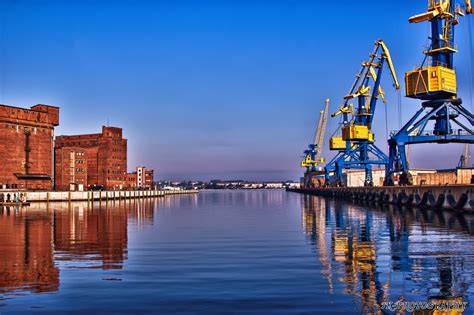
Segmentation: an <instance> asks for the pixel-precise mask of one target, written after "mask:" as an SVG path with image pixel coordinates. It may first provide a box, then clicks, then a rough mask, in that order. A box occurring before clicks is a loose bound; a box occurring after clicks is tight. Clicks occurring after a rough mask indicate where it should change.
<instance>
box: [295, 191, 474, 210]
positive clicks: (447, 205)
mask: <svg viewBox="0 0 474 315" xmlns="http://www.w3.org/2000/svg"><path fill="white" fill-rule="evenodd" d="M288 191H292V192H298V193H303V194H309V195H317V196H327V197H334V198H341V199H347V200H364V201H370V202H373V203H378V204H398V205H404V206H412V207H419V208H434V209H449V210H456V211H465V212H474V185H448V186H395V187H337V188H336V187H328V188H316V189H302V188H299V189H288Z"/></svg>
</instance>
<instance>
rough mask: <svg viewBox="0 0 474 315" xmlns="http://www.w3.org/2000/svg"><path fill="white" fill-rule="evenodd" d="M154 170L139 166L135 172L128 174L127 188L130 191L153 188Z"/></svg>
mask: <svg viewBox="0 0 474 315" xmlns="http://www.w3.org/2000/svg"><path fill="white" fill-rule="evenodd" d="M153 177H154V170H152V169H148V168H146V167H145V166H138V167H137V168H136V170H135V172H132V173H128V174H127V187H128V188H130V189H137V188H144V189H150V188H153Z"/></svg>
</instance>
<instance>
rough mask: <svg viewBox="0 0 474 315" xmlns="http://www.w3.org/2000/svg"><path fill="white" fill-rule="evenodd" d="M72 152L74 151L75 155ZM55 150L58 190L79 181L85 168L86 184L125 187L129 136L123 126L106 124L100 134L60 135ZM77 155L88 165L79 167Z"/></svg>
mask: <svg viewBox="0 0 474 315" xmlns="http://www.w3.org/2000/svg"><path fill="white" fill-rule="evenodd" d="M65 152H67V153H68V156H67V157H65ZM71 152H74V159H72V155H71ZM54 153H55V157H56V158H55V188H56V189H58V190H69V189H70V187H71V186H74V185H79V184H80V183H81V182H80V179H81V178H83V176H84V172H85V173H86V175H85V177H86V178H87V181H86V182H85V188H89V187H91V186H93V185H99V186H100V185H103V186H104V188H105V189H122V188H125V186H126V184H127V139H123V137H122V128H117V127H105V126H103V127H102V132H101V133H97V134H85V135H74V136H59V137H57V138H56V143H55V149H54ZM76 153H80V154H79V155H76ZM76 158H77V160H81V161H85V163H84V164H85V166H84V167H78V166H77V165H78V164H77V163H76ZM71 170H72V171H73V173H74V176H73V175H71ZM76 175H77V176H76Z"/></svg>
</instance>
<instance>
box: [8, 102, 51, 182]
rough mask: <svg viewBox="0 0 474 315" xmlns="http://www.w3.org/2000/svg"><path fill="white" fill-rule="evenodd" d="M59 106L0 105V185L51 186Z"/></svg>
mask: <svg viewBox="0 0 474 315" xmlns="http://www.w3.org/2000/svg"><path fill="white" fill-rule="evenodd" d="M58 125H59V107H55V106H49V105H41V104H39V105H35V106H32V107H31V108H30V109H25V108H19V107H13V106H8V105H0V152H1V154H0V163H1V167H0V188H13V189H51V188H52V179H53V138H54V127H55V126H58Z"/></svg>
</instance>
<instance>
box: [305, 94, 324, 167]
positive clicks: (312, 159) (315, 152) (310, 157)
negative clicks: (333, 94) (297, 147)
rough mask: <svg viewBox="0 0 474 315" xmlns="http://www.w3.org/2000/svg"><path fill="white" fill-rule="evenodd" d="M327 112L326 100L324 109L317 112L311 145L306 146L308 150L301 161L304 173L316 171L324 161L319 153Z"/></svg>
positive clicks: (322, 141) (321, 148) (320, 151)
mask: <svg viewBox="0 0 474 315" xmlns="http://www.w3.org/2000/svg"><path fill="white" fill-rule="evenodd" d="M328 110H329V99H326V103H325V105H324V109H323V110H322V111H320V112H319V120H318V125H317V128H316V133H315V135H314V138H313V143H311V144H310V145H308V149H306V150H305V151H304V158H303V160H302V161H301V167H303V168H306V172H314V171H316V167H317V166H318V165H319V164H322V163H324V161H325V159H324V158H323V157H321V153H322V151H323V144H324V135H325V133H326V125H327V121H328Z"/></svg>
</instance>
